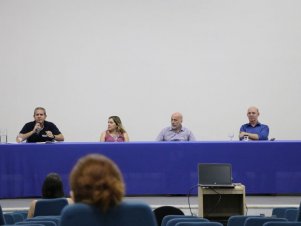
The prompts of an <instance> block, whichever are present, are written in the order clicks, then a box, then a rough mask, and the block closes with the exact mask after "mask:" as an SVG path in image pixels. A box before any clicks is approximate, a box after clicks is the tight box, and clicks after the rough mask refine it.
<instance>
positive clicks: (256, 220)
mask: <svg viewBox="0 0 301 226" xmlns="http://www.w3.org/2000/svg"><path fill="white" fill-rule="evenodd" d="M278 221H280V222H287V219H285V218H274V217H250V218H247V219H246V221H245V224H244V226H263V224H264V223H266V222H278Z"/></svg>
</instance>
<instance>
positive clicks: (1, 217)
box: [0, 206, 5, 225]
mask: <svg viewBox="0 0 301 226" xmlns="http://www.w3.org/2000/svg"><path fill="white" fill-rule="evenodd" d="M4 224H5V221H4V217H3V212H2V207H1V206H0V225H4Z"/></svg>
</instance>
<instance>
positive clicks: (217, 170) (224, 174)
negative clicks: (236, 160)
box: [198, 163, 232, 186]
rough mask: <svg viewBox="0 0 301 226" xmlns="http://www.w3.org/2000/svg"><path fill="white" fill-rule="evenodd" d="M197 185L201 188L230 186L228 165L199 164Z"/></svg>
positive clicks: (229, 168) (229, 165) (230, 170)
mask: <svg viewBox="0 0 301 226" xmlns="http://www.w3.org/2000/svg"><path fill="white" fill-rule="evenodd" d="M198 172H199V184H200V185H202V186H218V185H232V166H231V164H229V163H199V166H198Z"/></svg>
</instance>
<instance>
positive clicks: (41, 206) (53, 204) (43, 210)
mask: <svg viewBox="0 0 301 226" xmlns="http://www.w3.org/2000/svg"><path fill="white" fill-rule="evenodd" d="M66 205H68V201H67V199H66V198H57V199H41V200H38V201H37V202H36V206H35V210H34V214H33V216H34V217H36V216H59V215H60V214H61V211H62V209H63V208H64V207H65V206H66Z"/></svg>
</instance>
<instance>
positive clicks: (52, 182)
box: [42, 173, 64, 199]
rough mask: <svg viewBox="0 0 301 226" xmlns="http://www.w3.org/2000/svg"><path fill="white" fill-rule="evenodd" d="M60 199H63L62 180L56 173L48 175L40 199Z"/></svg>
mask: <svg viewBox="0 0 301 226" xmlns="http://www.w3.org/2000/svg"><path fill="white" fill-rule="evenodd" d="M61 197H64V188H63V182H62V179H61V177H60V175H59V174H57V173H49V174H48V175H47V176H46V178H45V180H44V183H43V186H42V198H44V199H53V198H61Z"/></svg>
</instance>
